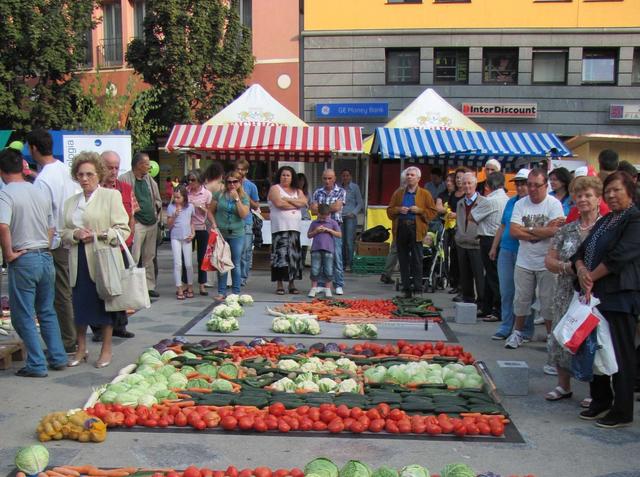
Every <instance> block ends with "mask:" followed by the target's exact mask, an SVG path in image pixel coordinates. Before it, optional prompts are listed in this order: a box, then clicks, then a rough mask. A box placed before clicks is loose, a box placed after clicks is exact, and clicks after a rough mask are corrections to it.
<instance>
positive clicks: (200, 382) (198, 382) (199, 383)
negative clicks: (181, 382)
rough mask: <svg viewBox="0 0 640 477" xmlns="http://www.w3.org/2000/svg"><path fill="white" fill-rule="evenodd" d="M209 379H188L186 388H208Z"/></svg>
mask: <svg viewBox="0 0 640 477" xmlns="http://www.w3.org/2000/svg"><path fill="white" fill-rule="evenodd" d="M210 387H211V385H210V384H209V381H207V380H206V379H202V378H197V379H190V380H189V381H188V382H187V388H210Z"/></svg>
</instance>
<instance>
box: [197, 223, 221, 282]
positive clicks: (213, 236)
mask: <svg viewBox="0 0 640 477" xmlns="http://www.w3.org/2000/svg"><path fill="white" fill-rule="evenodd" d="M217 239H218V232H216V231H215V230H211V231H209V238H208V240H207V249H206V251H205V253H204V258H203V259H202V265H200V270H202V271H203V272H215V271H216V269H215V268H214V266H213V265H212V264H211V256H212V255H213V248H214V247H215V245H216V240H217Z"/></svg>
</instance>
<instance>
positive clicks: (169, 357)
mask: <svg viewBox="0 0 640 477" xmlns="http://www.w3.org/2000/svg"><path fill="white" fill-rule="evenodd" d="M176 356H178V353H176V352H175V351H173V350H170V349H168V350H167V351H165V352H164V353H162V356H160V359H161V360H162V362H163V363H168V362H169V361H171V360H172V359H173V358H175V357H176Z"/></svg>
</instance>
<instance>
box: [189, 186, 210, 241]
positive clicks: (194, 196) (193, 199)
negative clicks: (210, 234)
mask: <svg viewBox="0 0 640 477" xmlns="http://www.w3.org/2000/svg"><path fill="white" fill-rule="evenodd" d="M211 198H212V196H211V192H209V191H208V190H207V189H206V188H205V187H204V186H201V187H200V189H199V190H197V191H196V192H191V191H189V203H190V204H192V205H193V208H194V209H195V210H194V213H193V215H192V216H191V223H192V224H193V227H194V228H195V229H196V230H207V225H206V221H207V212H206V211H204V210H202V209H201V208H200V207H206V208H207V209H209V206H210V205H211Z"/></svg>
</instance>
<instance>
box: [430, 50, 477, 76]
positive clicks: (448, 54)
mask: <svg viewBox="0 0 640 477" xmlns="http://www.w3.org/2000/svg"><path fill="white" fill-rule="evenodd" d="M433 71H434V83H436V84H455V83H458V84H467V83H468V81H469V50H468V49H466V48H436V50H435V52H434V55H433Z"/></svg>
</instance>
